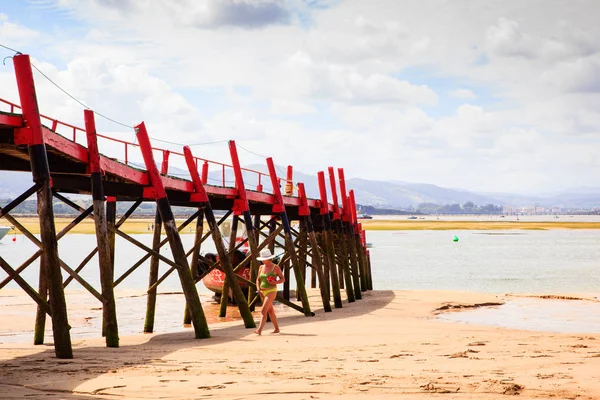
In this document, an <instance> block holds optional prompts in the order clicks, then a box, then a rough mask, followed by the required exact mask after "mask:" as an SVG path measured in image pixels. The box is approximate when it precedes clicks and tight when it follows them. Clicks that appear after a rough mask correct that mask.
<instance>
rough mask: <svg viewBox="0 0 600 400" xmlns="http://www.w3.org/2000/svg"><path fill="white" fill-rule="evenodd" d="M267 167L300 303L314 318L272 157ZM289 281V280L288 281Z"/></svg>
mask: <svg viewBox="0 0 600 400" xmlns="http://www.w3.org/2000/svg"><path fill="white" fill-rule="evenodd" d="M267 167H268V169H269V175H270V178H271V185H272V187H273V196H274V197H275V204H274V205H273V209H272V210H273V213H276V214H279V217H280V218H281V223H282V225H283V233H284V236H285V244H284V245H285V249H286V251H287V252H288V255H289V257H290V262H291V265H292V268H293V269H294V277H295V278H296V282H299V284H298V290H299V292H300V301H301V302H302V309H303V310H304V315H305V316H307V317H310V316H313V315H314V314H313V313H312V312H311V311H310V304H309V302H308V294H307V293H306V287H305V286H304V284H303V282H304V281H303V279H302V272H301V271H300V267H299V265H298V256H297V254H296V249H295V246H294V238H293V236H292V230H291V227H290V221H289V219H288V216H287V213H286V211H285V203H284V202H283V196H282V195H281V190H280V188H279V182H278V179H277V172H276V171H275V164H274V163H273V159H272V158H271V157H267ZM286 281H287V280H286Z"/></svg>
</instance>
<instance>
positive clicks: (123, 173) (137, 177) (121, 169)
mask: <svg viewBox="0 0 600 400" xmlns="http://www.w3.org/2000/svg"><path fill="white" fill-rule="evenodd" d="M100 168H101V169H102V171H104V172H105V173H106V174H111V175H116V176H118V177H120V178H123V179H125V180H128V181H131V182H134V183H136V184H138V185H142V186H148V182H149V181H148V174H147V173H146V172H144V171H138V170H137V169H135V168H132V167H130V166H127V165H125V164H122V163H120V162H118V161H115V160H113V159H111V158H108V157H105V156H102V155H101V156H100Z"/></svg>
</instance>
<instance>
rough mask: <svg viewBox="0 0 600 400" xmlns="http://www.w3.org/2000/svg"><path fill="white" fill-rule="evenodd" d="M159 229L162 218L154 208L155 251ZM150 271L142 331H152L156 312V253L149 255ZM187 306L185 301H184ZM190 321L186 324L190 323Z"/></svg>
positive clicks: (157, 264)
mask: <svg viewBox="0 0 600 400" xmlns="http://www.w3.org/2000/svg"><path fill="white" fill-rule="evenodd" d="M161 231H162V218H161V216H160V211H158V210H156V214H155V215H154V232H153V236H152V249H153V250H154V251H156V252H157V253H159V252H160V242H161V237H160V235H161ZM150 257H151V258H150V271H149V273H148V289H149V290H148V297H147V298H146V319H145V320H144V333H152V332H154V316H155V314H156V292H157V290H158V288H157V287H155V286H154V284H155V283H156V281H157V280H158V268H159V264H160V261H159V259H158V257H157V256H156V255H152V256H150ZM186 307H187V303H186ZM191 323H192V322H191V318H190V322H188V324H191Z"/></svg>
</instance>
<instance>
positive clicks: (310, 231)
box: [298, 182, 331, 312]
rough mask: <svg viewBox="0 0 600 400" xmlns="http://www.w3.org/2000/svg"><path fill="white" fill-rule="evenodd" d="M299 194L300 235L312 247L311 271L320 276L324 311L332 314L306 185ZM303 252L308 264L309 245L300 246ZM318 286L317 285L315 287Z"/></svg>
mask: <svg viewBox="0 0 600 400" xmlns="http://www.w3.org/2000/svg"><path fill="white" fill-rule="evenodd" d="M298 194H299V196H300V201H301V204H302V206H301V208H300V210H299V212H298V213H299V214H300V218H302V219H301V220H300V233H302V232H304V233H305V235H306V238H307V239H308V242H309V243H310V246H311V247H312V255H311V261H312V262H313V264H314V267H313V268H311V271H314V272H315V276H316V275H318V276H319V288H320V290H321V300H322V301H323V309H324V310H325V312H331V304H330V303H329V292H328V291H327V288H326V286H325V279H324V277H323V264H322V263H321V254H320V251H319V245H318V243H317V237H316V236H315V228H314V226H313V224H312V220H311V218H310V209H309V208H308V202H307V197H306V190H305V188H304V183H301V182H300V183H298ZM300 249H301V251H302V252H303V253H304V256H303V258H304V262H305V263H306V262H307V261H306V258H307V255H308V244H305V245H304V246H300ZM315 286H316V285H315Z"/></svg>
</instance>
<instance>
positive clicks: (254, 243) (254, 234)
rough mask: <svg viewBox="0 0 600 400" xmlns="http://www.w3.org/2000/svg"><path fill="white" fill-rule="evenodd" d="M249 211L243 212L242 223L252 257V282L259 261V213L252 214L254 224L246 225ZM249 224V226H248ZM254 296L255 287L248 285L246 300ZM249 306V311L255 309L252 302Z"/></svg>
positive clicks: (248, 220) (255, 275)
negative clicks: (244, 226)
mask: <svg viewBox="0 0 600 400" xmlns="http://www.w3.org/2000/svg"><path fill="white" fill-rule="evenodd" d="M250 220H251V217H250V211H246V212H244V224H245V225H246V233H247V234H248V244H249V247H250V256H251V257H252V259H251V261H250V280H251V281H252V282H256V278H257V277H258V268H259V264H260V262H259V261H258V260H257V259H256V258H257V257H258V256H259V254H260V250H258V237H259V229H260V214H257V215H255V216H254V224H251V225H248V224H249V223H250ZM249 226H250V228H249ZM255 296H256V287H255V286H254V285H249V286H248V301H250V299H252V298H254V297H255ZM248 306H249V307H250V311H254V310H255V306H254V303H250V302H249V303H248Z"/></svg>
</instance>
